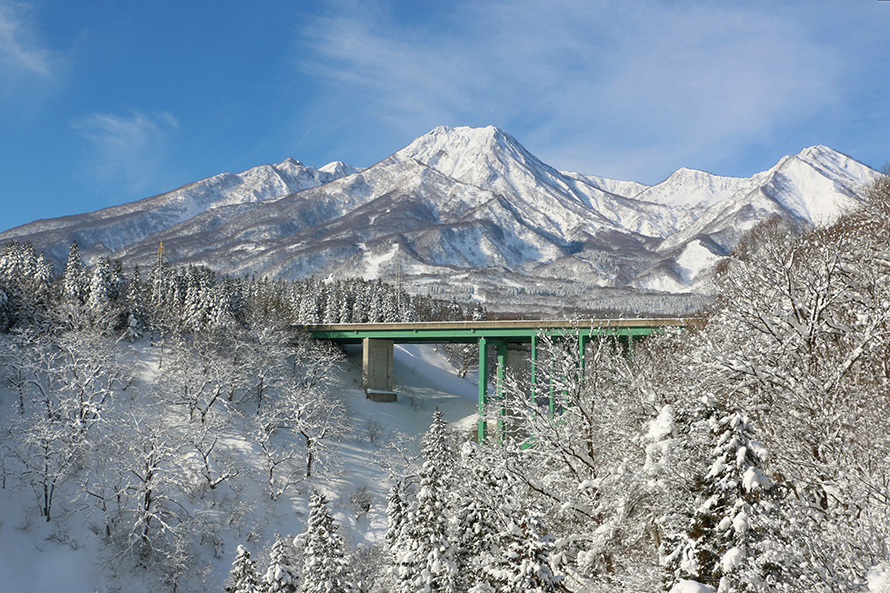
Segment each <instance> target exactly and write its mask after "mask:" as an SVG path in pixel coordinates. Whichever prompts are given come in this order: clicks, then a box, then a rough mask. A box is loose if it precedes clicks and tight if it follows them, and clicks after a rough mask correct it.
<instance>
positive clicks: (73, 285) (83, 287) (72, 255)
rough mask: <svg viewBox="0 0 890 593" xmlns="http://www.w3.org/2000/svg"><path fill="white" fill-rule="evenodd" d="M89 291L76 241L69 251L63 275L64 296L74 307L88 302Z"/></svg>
mask: <svg viewBox="0 0 890 593" xmlns="http://www.w3.org/2000/svg"><path fill="white" fill-rule="evenodd" d="M88 289H89V286H88V284H87V278H86V272H85V271H84V267H83V261H82V260H81V259H80V249H79V248H78V247H77V242H76V241H75V242H74V243H72V244H71V248H70V249H69V251H68V261H67V263H66V264H65V271H64V273H63V274H62V295H63V296H64V297H65V299H66V300H68V301H69V302H70V303H72V304H73V305H81V304H83V302H84V301H85V300H86V297H87V294H88Z"/></svg>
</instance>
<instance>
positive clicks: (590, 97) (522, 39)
mask: <svg viewBox="0 0 890 593" xmlns="http://www.w3.org/2000/svg"><path fill="white" fill-rule="evenodd" d="M815 4H818V6H823V7H827V6H828V4H827V3H815ZM338 6H339V9H338V10H335V11H333V12H332V13H330V14H327V15H325V16H323V17H319V18H316V19H313V20H310V21H309V22H308V23H307V24H306V26H305V28H304V29H303V31H302V37H301V39H302V41H303V44H302V46H301V51H302V54H301V58H300V59H299V60H298V63H299V66H300V67H301V69H302V70H303V71H304V73H307V74H310V75H311V76H313V77H315V78H316V79H317V80H319V81H321V82H322V83H323V84H324V86H325V87H326V95H325V101H328V102H330V103H331V104H336V105H338V107H339V108H341V109H342V106H343V104H344V103H346V104H350V103H351V106H352V112H353V115H351V116H348V117H347V119H351V120H354V121H358V119H359V118H371V119H376V120H378V121H380V122H382V123H384V124H385V125H387V126H393V127H396V128H397V129H398V130H400V132H402V133H413V134H415V135H416V134H419V133H422V132H424V131H426V130H428V129H430V128H432V127H433V126H435V125H438V124H441V123H446V124H469V125H484V124H488V123H493V124H495V125H499V126H501V127H504V128H506V129H507V130H508V131H511V132H512V133H513V134H514V135H516V136H517V137H519V138H520V140H521V141H522V142H524V143H525V144H526V145H527V146H529V148H531V149H532V150H533V152H536V153H537V154H538V155H539V156H541V157H542V158H544V160H546V161H548V162H551V163H552V164H554V165H557V166H559V167H561V168H574V169H577V170H582V171H584V172H589V173H608V174H611V175H617V176H621V175H623V176H624V177H630V178H636V179H640V178H646V177H648V179H645V180H646V181H657V180H658V179H653V178H652V176H653V174H654V175H655V176H656V177H658V176H659V175H661V176H665V175H666V174H667V173H669V172H670V171H671V170H673V168H676V167H679V166H683V165H689V166H707V165H708V164H709V163H714V162H716V161H719V160H720V159H721V158H726V157H728V156H730V155H732V154H733V153H734V151H738V150H742V149H743V148H744V147H746V146H750V145H751V144H752V143H757V142H759V141H760V140H761V139H762V138H763V137H765V136H768V135H770V134H775V133H776V130H780V129H782V128H783V127H787V126H793V125H795V124H796V123H799V122H803V121H807V120H810V119H812V118H814V117H818V115H819V114H820V113H824V112H826V111H829V110H831V109H833V108H834V107H835V106H836V105H837V103H838V101H839V100H840V99H839V98H840V95H841V93H842V87H843V81H842V71H843V67H844V65H843V61H842V57H843V56H842V53H841V52H840V51H839V50H838V49H837V47H836V46H834V45H832V44H830V43H827V42H824V41H823V40H822V39H821V38H820V37H819V36H818V35H816V34H815V33H814V30H815V28H816V27H815V25H814V24H813V22H811V21H807V20H805V19H800V18H798V17H799V16H800V15H799V14H798V13H788V12H782V11H781V10H774V9H773V8H772V6H771V5H769V4H766V3H758V2H752V3H750V4H749V3H745V4H738V3H701V2H684V1H680V2H664V1H656V0H640V1H638V2H634V3H615V2H607V1H605V0H583V1H582V0H554V1H553V2H550V3H547V5H546V7H544V6H543V5H541V3H540V2H537V1H536V0H510V1H506V0H498V1H493V2H483V3H476V2H458V3H457V4H455V5H453V6H452V7H451V10H450V12H448V13H443V15H441V17H438V18H437V19H436V20H435V22H427V23H425V22H422V21H415V22H412V23H411V24H406V21H405V20H404V19H401V20H400V19H396V18H394V13H393V8H392V7H391V6H390V5H389V4H385V3H383V4H380V3H378V4H367V3H361V4H356V3H341V4H339V5H338ZM818 6H814V10H816V11H818V10H820V9H819V8H818ZM789 148H794V147H789ZM796 148H797V149H799V148H803V146H800V147H796ZM655 163H658V165H659V166H660V168H661V170H657V169H658V167H653V164H655ZM653 170H657V172H653Z"/></svg>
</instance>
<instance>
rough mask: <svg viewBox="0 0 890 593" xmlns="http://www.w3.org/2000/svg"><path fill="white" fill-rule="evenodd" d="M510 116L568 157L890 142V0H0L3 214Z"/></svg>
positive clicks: (739, 158) (750, 152)
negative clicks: (437, 0)
mask: <svg viewBox="0 0 890 593" xmlns="http://www.w3.org/2000/svg"><path fill="white" fill-rule="evenodd" d="M440 124H445V125H454V126H457V125H470V126H485V125H496V126H498V127H501V128H503V129H505V130H507V131H508V132H510V133H511V134H512V135H513V136H515V137H516V138H517V139H518V140H519V141H520V142H521V143H522V144H523V145H525V146H526V148H528V149H529V150H530V151H532V152H533V153H534V154H536V155H537V156H539V157H540V158H541V159H542V160H544V161H545V162H547V163H549V164H551V165H553V166H555V167H557V168H559V169H563V170H567V169H568V170H576V171H580V172H583V173H589V174H595V175H603V176H607V177H613V178H618V179H632V180H636V181H642V182H645V183H655V182H658V181H660V180H661V179H664V178H665V177H667V176H668V175H669V174H670V173H671V172H672V171H673V170H675V169H677V168H679V167H681V166H687V167H692V168H697V169H703V170H707V171H710V172H713V173H719V174H724V175H737V176H748V175H751V174H753V173H755V172H757V171H761V170H764V169H767V168H769V167H771V166H772V165H773V164H775V162H776V161H778V159H779V158H781V157H782V156H783V155H785V154H793V153H796V152H798V151H800V150H801V149H802V148H805V147H807V146H811V145H814V144H826V145H828V146H831V147H832V148H835V149H836V150H840V151H841V152H844V153H846V154H849V155H851V156H853V157H854V158H856V159H858V160H860V161H862V162H864V163H866V164H868V165H871V166H873V167H876V168H879V167H881V166H883V165H884V164H885V163H886V162H888V161H890V1H883V0H844V1H843V2H840V1H838V0H796V1H791V0H785V1H782V2H774V1H758V0H746V1H744V2H739V1H737V0H735V1H726V2H724V1H720V0H717V1H704V0H699V1H684V0H672V1H666V0H664V1H657V0H634V2H625V1H619V0H611V1H604V0H603V1H600V0H548V1H547V2H541V1H540V0H514V1H507V0H497V1H485V0H470V1H464V0H455V1H452V2H424V1H421V2H418V1H417V0H413V1H392V2H386V1H373V0H369V1H348V0H343V1H341V0H330V1H326V2H322V1H318V2H313V1H293V0H290V1H284V0H252V1H250V2H245V1H242V0H214V1H205V0H189V1H187V2H183V1H182V0H177V1H167V0H151V1H148V2H147V1H145V0H78V1H75V2H72V1H71V0H0V204H2V217H0V229H6V228H10V227H13V226H16V225H19V224H23V223H25V222H29V221H31V220H35V219H38V218H47V217H55V216H61V215H64V214H74V213H79V212H87V211H92V210H96V209H99V208H103V207H106V206H111V205H114V204H121V203H125V202H129V201H132V200H136V199H139V198H143V197H146V196H149V195H153V194H156V193H161V192H164V191H168V190H171V189H174V188H176V187H178V186H180V185H183V184H185V183H189V182H191V181H196V180H198V179H201V178H204V177H208V176H210V175H214V174H216V173H220V172H223V171H231V172H238V171H242V170H245V169H248V168H250V167H252V166H256V165H259V164H263V163H273V162H280V161H282V160H284V159H285V158H287V157H293V158H296V159H298V160H301V161H303V162H304V163H307V164H309V165H314V166H321V165H324V164H325V163H327V162H330V161H332V160H342V161H345V162H347V163H349V164H352V165H355V166H369V165H372V164H373V163H375V162H377V161H378V160H381V159H383V158H385V157H386V156H388V155H389V154H391V153H393V152H395V151H396V150H398V149H399V148H401V147H403V146H405V145H407V144H408V143H410V142H411V140H413V139H414V138H415V137H417V136H419V135H421V134H424V133H426V132H427V131H429V130H430V129H432V128H434V127H435V126H437V125H440Z"/></svg>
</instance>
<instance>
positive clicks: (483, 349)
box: [478, 338, 488, 443]
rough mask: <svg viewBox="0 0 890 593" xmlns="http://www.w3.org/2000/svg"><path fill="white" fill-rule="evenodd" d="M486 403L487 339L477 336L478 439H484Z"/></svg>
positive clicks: (481, 440)
mask: <svg viewBox="0 0 890 593" xmlns="http://www.w3.org/2000/svg"><path fill="white" fill-rule="evenodd" d="M487 405H488V340H486V339H485V338H479V433H478V440H479V442H480V443H481V442H483V441H484V440H485V433H486V432H487V431H486V425H485V408H486V406H487Z"/></svg>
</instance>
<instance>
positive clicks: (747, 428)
mask: <svg viewBox="0 0 890 593" xmlns="http://www.w3.org/2000/svg"><path fill="white" fill-rule="evenodd" d="M712 425H713V426H712V433H713V435H714V438H715V441H716V442H715V446H714V449H713V462H712V464H711V467H710V469H709V471H708V473H707V474H706V475H705V478H704V480H705V481H704V485H703V487H702V491H701V495H700V505H699V507H698V510H697V511H696V513H695V516H694V517H693V519H692V524H691V526H690V529H689V531H688V533H687V537H686V540H685V542H684V543H683V544H682V545H681V546H680V548H679V549H678V550H677V552H676V553H675V554H674V556H673V558H672V560H673V562H674V563H675V565H676V567H677V568H676V574H677V576H678V577H681V578H692V579H695V580H697V581H700V582H703V583H706V584H710V585H712V586H714V587H715V588H717V590H718V591H719V592H720V593H730V592H733V593H735V592H739V591H749V590H751V588H752V587H753V586H754V585H755V584H756V583H753V582H750V581H752V580H759V579H757V578H756V576H752V574H751V572H750V571H749V570H746V569H747V568H748V567H751V566H754V564H755V560H756V555H757V546H756V545H755V544H756V543H757V541H758V538H759V537H761V536H762V535H763V534H759V533H756V532H755V529H754V523H755V515H758V514H761V515H762V514H764V513H765V512H766V511H767V509H770V508H772V505H771V504H769V503H768V504H767V505H763V504H761V498H762V497H763V496H764V495H765V493H766V492H768V491H769V490H770V489H771V488H772V483H771V481H770V479H769V478H767V477H766V475H765V474H764V473H763V471H762V469H761V465H762V463H763V461H764V458H765V456H766V451H765V449H764V448H763V447H762V446H761V445H759V444H758V443H757V442H756V441H755V440H754V439H753V431H752V427H751V423H750V421H749V419H748V417H747V416H746V415H745V414H743V413H741V412H739V411H733V412H730V413H728V414H724V415H722V416H720V415H718V416H715V417H714V419H713V422H712ZM743 573H745V575H746V576H744V577H743V576H742V574H743Z"/></svg>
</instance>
